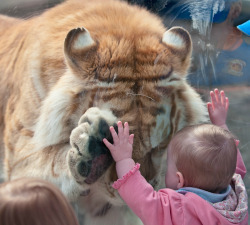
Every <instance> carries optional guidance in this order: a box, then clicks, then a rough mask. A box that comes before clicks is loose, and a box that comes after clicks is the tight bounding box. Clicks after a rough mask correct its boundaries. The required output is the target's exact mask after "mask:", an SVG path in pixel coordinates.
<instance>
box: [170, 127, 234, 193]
mask: <svg viewBox="0 0 250 225" xmlns="http://www.w3.org/2000/svg"><path fill="white" fill-rule="evenodd" d="M169 145H170V146H169V147H170V148H169V149H170V154H172V157H173V160H174V162H175V164H176V168H177V170H178V171H180V172H181V173H182V174H183V177H184V180H185V183H184V186H185V187H196V188H200V189H203V190H206V191H210V192H214V193H216V192H219V191H221V190H223V189H225V188H226V187H227V186H228V185H229V184H230V182H231V179H232V176H233V174H234V172H235V169H236V160H237V147H236V145H235V137H234V136H233V135H232V134H231V133H230V132H229V131H227V130H224V129H222V128H220V127H217V126H215V125H212V124H202V125H194V126H188V127H185V128H184V129H182V130H180V131H179V132H177V133H176V135H175V136H174V137H173V139H172V140H171V142H170V144H169Z"/></svg>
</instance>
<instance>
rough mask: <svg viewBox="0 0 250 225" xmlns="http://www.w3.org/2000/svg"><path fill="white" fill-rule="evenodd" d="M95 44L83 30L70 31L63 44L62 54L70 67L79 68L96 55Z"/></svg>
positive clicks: (86, 31)
mask: <svg viewBox="0 0 250 225" xmlns="http://www.w3.org/2000/svg"><path fill="white" fill-rule="evenodd" d="M96 50H97V43H96V42H95V41H94V40H93V39H92V37H91V35H90V33H89V32H88V30H87V29H85V28H76V29H73V30H71V31H70V32H69V33H68V35H67V37H66V39H65V42H64V54H65V57H66V60H67V62H68V63H69V64H70V66H71V67H81V64H82V63H84V62H86V61H89V59H91V56H93V54H95V53H96Z"/></svg>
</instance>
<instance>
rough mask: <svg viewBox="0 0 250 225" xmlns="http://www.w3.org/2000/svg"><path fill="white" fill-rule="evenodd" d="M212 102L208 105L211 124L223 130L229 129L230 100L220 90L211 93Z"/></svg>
mask: <svg viewBox="0 0 250 225" xmlns="http://www.w3.org/2000/svg"><path fill="white" fill-rule="evenodd" d="M210 96H211V102H208V103H207V109H208V113H209V117H210V120H211V122H212V123H213V124H214V125H217V126H220V127H222V128H226V129H228V128H227V125H226V120H227V110H228V106H229V101H228V98H227V97H226V96H225V93H224V91H221V92H219V91H218V89H215V90H214V91H211V92H210Z"/></svg>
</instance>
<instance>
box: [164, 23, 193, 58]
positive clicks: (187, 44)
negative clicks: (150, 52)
mask: <svg viewBox="0 0 250 225" xmlns="http://www.w3.org/2000/svg"><path fill="white" fill-rule="evenodd" d="M162 42H163V43H164V44H166V45H167V46H168V48H169V49H170V50H171V52H172V53H173V54H175V55H178V56H179V57H180V58H181V60H182V61H185V60H186V59H187V58H189V57H190V55H191V53H192V41H191V37H190V35H189V33H188V31H186V30H185V29H184V28H182V27H172V28H171V29H169V30H167V31H166V32H165V33H164V34H163V37H162Z"/></svg>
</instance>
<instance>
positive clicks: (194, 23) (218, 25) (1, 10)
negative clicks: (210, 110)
mask: <svg viewBox="0 0 250 225" xmlns="http://www.w3.org/2000/svg"><path fill="white" fill-rule="evenodd" d="M61 2H63V0H19V1H16V0H1V1H0V14H4V15H9V16H13V17H21V18H30V17H32V16H37V15H39V14H41V13H42V12H43V11H45V10H47V9H49V8H51V7H53V6H55V5H57V4H59V3H61ZM128 2H130V3H132V4H139V5H141V6H144V7H147V8H148V9H149V10H151V11H152V12H153V13H156V14H157V15H158V16H160V17H161V18H162V20H163V22H164V24H165V26H166V27H169V28H170V27H172V26H182V27H184V28H185V29H187V30H188V31H189V33H190V34H191V37H192V41H193V53H192V65H191V68H190V71H189V76H188V78H187V81H188V83H190V84H191V85H192V86H193V87H194V88H195V89H196V91H197V92H198V93H199V94H200V95H201V96H202V99H203V100H204V101H205V102H207V101H208V100H209V91H210V90H213V89H215V88H218V89H220V90H224V91H225V93H226V95H227V96H228V97H229V100H230V108H229V114H228V120H227V123H228V127H229V129H230V130H231V131H232V132H233V133H234V134H235V135H236V136H237V137H238V138H239V140H240V145H239V149H240V151H241V153H242V156H243V159H244V162H245V165H246V167H247V170H248V171H250V153H249V151H250V116H249V112H250V36H249V35H247V34H246V33H244V32H242V31H240V30H239V29H238V28H237V26H238V25H240V24H242V23H244V22H246V21H248V20H250V0H178V1H177V0H161V1H160V0H159V1H146V0H145V1H143V0H138V1H137V0H131V1H129V0H128ZM165 5H166V6H165ZM0 26H1V23H0ZM0 28H1V27H0ZM0 41H1V40H0ZM0 144H1V143H0ZM244 181H245V184H246V188H247V192H248V196H250V175H249V173H248V174H246V177H245V179H244ZM76 211H77V208H76ZM79 218H80V214H79ZM80 220H82V219H80ZM249 222H250V219H249Z"/></svg>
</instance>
